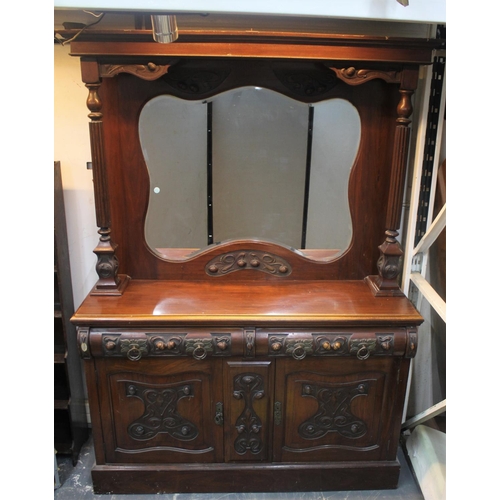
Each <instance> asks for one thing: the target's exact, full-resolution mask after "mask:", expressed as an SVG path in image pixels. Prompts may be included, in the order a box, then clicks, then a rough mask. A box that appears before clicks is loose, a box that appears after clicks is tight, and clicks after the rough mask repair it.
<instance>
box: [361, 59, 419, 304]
mask: <svg viewBox="0 0 500 500" xmlns="http://www.w3.org/2000/svg"><path fill="white" fill-rule="evenodd" d="M417 84H418V69H406V70H404V71H403V72H402V75H401V84H400V89H399V93H400V100H399V103H398V106H397V119H396V131H395V134H394V148H393V153H392V167H391V185H390V189H389V205H388V208H387V216H386V228H387V229H386V231H385V240H384V242H383V243H382V244H381V245H380V246H379V247H378V248H379V250H380V258H379V260H378V262H377V268H378V275H377V276H368V277H367V278H366V280H367V282H368V284H369V285H370V287H371V289H372V291H373V293H374V294H375V295H377V296H395V295H404V294H403V292H402V291H401V289H400V287H399V276H400V274H401V269H402V256H403V250H402V248H401V245H400V243H399V241H398V240H397V237H398V236H399V232H398V231H399V227H400V225H401V212H402V205H403V194H404V183H405V178H406V164H407V161H408V151H409V146H410V123H411V120H410V116H411V114H412V112H413V106H412V102H411V99H412V96H413V92H414V90H415V89H416V88H417Z"/></svg>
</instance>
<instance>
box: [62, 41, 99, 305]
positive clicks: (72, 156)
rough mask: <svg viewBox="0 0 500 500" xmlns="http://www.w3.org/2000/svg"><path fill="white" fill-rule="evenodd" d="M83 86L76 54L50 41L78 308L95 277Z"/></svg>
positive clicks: (88, 147) (93, 211) (66, 47)
mask: <svg viewBox="0 0 500 500" xmlns="http://www.w3.org/2000/svg"><path fill="white" fill-rule="evenodd" d="M87 96H88V90H87V88H86V87H85V85H84V84H83V82H82V79H81V73H80V59H79V58H76V57H71V56H70V55H69V47H68V46H62V45H55V46H54V160H55V161H60V162H61V174H62V181H63V190H64V203H65V209H66V225H67V230H68V244H69V254H70V261H71V278H72V281H73V298H74V301H75V308H77V307H78V306H79V305H80V304H81V302H82V301H83V299H84V298H85V296H86V295H87V293H88V292H89V291H90V289H91V288H92V286H93V285H94V284H95V282H96V281H97V274H96V272H95V263H96V256H95V254H94V253H93V250H94V248H95V247H96V246H97V243H98V240H99V235H98V234H97V229H98V228H97V226H96V221H95V210H94V191H93V182H92V171H91V170H88V169H87V162H90V161H91V155H90V139H89V125H88V123H89V121H90V120H89V118H88V114H89V113H90V111H89V110H88V109H87V105H86V100H87Z"/></svg>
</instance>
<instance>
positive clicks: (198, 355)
mask: <svg viewBox="0 0 500 500" xmlns="http://www.w3.org/2000/svg"><path fill="white" fill-rule="evenodd" d="M206 357H207V350H206V349H205V347H203V345H202V344H196V345H195V346H194V349H193V358H194V359H198V360H200V359H205V358H206Z"/></svg>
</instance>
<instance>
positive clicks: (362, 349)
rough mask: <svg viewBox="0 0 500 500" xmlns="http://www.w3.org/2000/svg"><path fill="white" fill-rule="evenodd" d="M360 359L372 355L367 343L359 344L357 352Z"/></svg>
mask: <svg viewBox="0 0 500 500" xmlns="http://www.w3.org/2000/svg"><path fill="white" fill-rule="evenodd" d="M356 357H357V358H358V359H361V360H364V359H368V358H369V357H370V349H369V348H368V346H367V345H366V344H361V345H360V346H359V349H358V352H357V353H356Z"/></svg>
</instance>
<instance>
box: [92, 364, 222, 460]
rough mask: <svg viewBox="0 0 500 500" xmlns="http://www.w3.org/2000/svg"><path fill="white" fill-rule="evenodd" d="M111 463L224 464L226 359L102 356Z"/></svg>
mask: <svg viewBox="0 0 500 500" xmlns="http://www.w3.org/2000/svg"><path fill="white" fill-rule="evenodd" d="M96 362H97V363H98V365H101V366H100V367H99V374H100V375H99V377H100V384H99V385H100V390H101V398H100V399H101V419H102V426H103V431H104V432H103V435H104V441H105V449H106V460H107V461H108V462H135V463H137V462H145V463H183V462H184V463H185V462H214V461H215V462H220V461H222V459H223V458H222V457H223V445H222V443H223V432H222V427H220V426H218V425H216V424H215V422H214V419H215V417H216V401H221V398H222V376H221V375H222V366H221V360H217V359H215V360H214V359H212V360H203V361H199V360H194V359H193V360H191V359H185V358H184V359H174V360H171V359H169V360H164V359H161V360H159V359H154V360H153V359H147V360H141V361H138V362H131V361H128V360H116V361H115V360H113V361H109V360H106V361H104V360H102V359H97V360H96Z"/></svg>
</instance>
